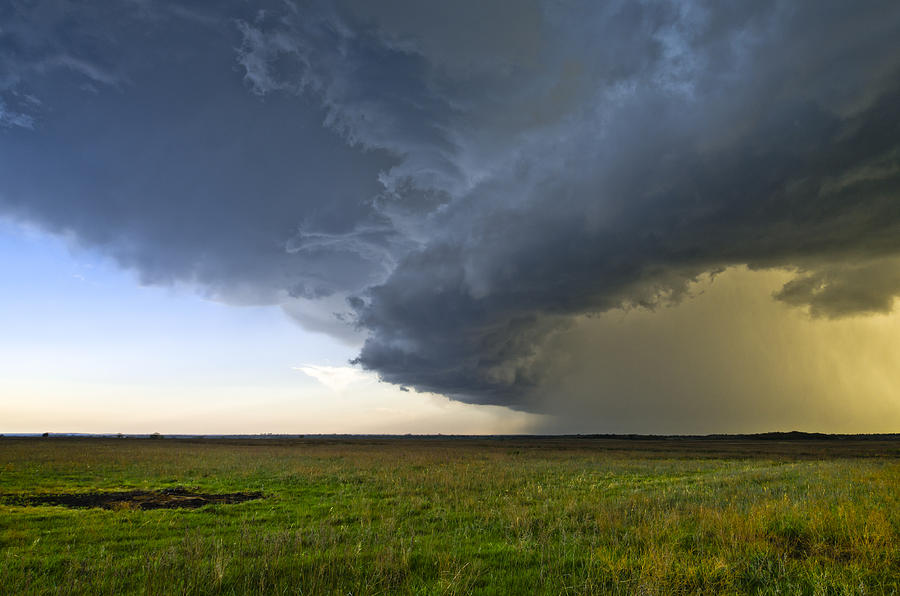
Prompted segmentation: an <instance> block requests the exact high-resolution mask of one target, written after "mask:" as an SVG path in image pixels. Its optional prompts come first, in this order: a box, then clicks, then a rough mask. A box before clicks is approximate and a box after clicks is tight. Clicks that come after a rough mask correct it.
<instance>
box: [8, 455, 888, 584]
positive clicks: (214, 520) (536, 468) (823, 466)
mask: <svg viewBox="0 0 900 596" xmlns="http://www.w3.org/2000/svg"><path fill="white" fill-rule="evenodd" d="M174 486H186V487H192V488H195V489H198V490H202V491H204V492H237V491H262V492H263V493H264V494H265V495H266V497H265V498H263V499H259V500H253V501H247V502H244V503H240V504H235V505H208V506H204V507H201V508H199V509H191V510H187V509H160V510H152V511H142V510H132V509H127V508H123V509H119V510H104V509H68V508H65V507H61V506H29V507H25V506H19V505H14V504H12V502H13V497H15V496H16V495H19V496H21V495H26V494H36V493H60V492H84V491H90V490H97V489H100V490H110V491H112V490H119V491H121V490H127V489H159V488H165V487H174ZM0 493H2V494H3V495H4V496H0V586H2V588H0V591H2V592H3V593H66V594H67V593H89V594H123V593H134V592H138V593H152V594H220V593H224V594H246V593H274V594H331V593H340V594H379V593H380V594H396V593H426V594H468V593H473V592H475V593H486V594H535V593H545V594H565V593H568V594H584V593H596V594H607V593H613V594H615V593H622V594H689V593H702V594H712V593H728V594H733V593H765V594H776V593H777V594H888V593H897V592H898V591H900V444H898V443H890V442H874V441H867V442H852V441H831V442H822V443H816V442H805V441H803V442H800V441H798V442H795V443H779V442H775V441H731V442H722V441H706V442H704V441H696V442H691V441H671V440H670V441H617V440H604V439H574V438H573V439H543V440H540V439H532V440H528V439H494V440H474V439H454V440H446V439H445V440H438V439H433V440H415V439H382V440H375V439H354V440H347V441H339V440H325V439H319V440H292V441H287V440H273V439H270V440H256V441H252V440H242V441H229V440H218V441H217V440H202V441H201V440H198V441H192V440H166V439H163V440H150V439H57V438H50V439H39V438H36V439H11V438H2V439H0Z"/></svg>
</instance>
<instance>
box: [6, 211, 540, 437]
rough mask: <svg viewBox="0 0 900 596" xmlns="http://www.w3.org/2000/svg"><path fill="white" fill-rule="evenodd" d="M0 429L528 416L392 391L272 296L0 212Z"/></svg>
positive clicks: (324, 425)
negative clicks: (191, 281) (147, 276)
mask: <svg viewBox="0 0 900 596" xmlns="http://www.w3.org/2000/svg"><path fill="white" fill-rule="evenodd" d="M0 279H3V286H4V288H6V289H5V290H4V291H3V292H0V329H2V331H3V332H2V333H0V396H3V397H2V399H0V433H23V432H27V433H36V432H86V433H117V432H122V433H152V432H161V433H164V434H165V433H173V434H174V433H186V434H194V433H197V434H227V433H267V432H271V433H291V434H293V433H299V434H304V433H310V434H311V433H392V434H393V433H398V434H404V433H444V434H490V433H518V432H528V431H529V430H530V429H531V428H532V426H533V424H534V422H535V421H536V420H537V419H538V418H539V417H538V416H535V415H530V414H525V413H522V412H513V411H510V410H508V409H506V408H502V407H496V406H476V405H470V404H462V403H459V402H453V401H450V400H448V399H447V398H444V397H440V396H435V395H427V394H418V393H415V392H412V391H406V392H405V391H401V390H400V389H399V388H397V387H394V386H392V385H388V384H385V383H379V382H378V381H377V379H376V378H375V375H374V374H373V373H368V372H364V371H362V370H359V368H358V367H352V366H350V365H349V364H348V360H350V359H351V358H353V357H354V356H355V352H354V349H353V348H352V347H350V346H347V345H346V344H344V343H342V342H339V341H335V340H333V339H331V338H329V337H328V336H327V335H323V334H321V333H310V332H307V331H304V330H303V329H302V328H301V327H300V326H299V325H297V324H296V323H294V322H292V321H291V320H289V319H288V318H287V317H286V316H285V315H284V313H282V312H281V311H280V310H279V309H278V308H275V307H272V306H242V307H233V306H228V305H224V304H220V303H217V302H214V301H211V300H206V299H203V298H201V297H199V296H198V295H197V294H196V293H195V292H192V291H191V290H190V289H188V288H180V289H173V288H162V287H147V286H141V285H140V284H139V283H138V282H137V280H136V278H135V276H134V274H133V273H131V272H127V271H123V270H121V269H119V268H118V267H116V266H115V265H114V264H113V263H111V262H110V261H109V259H106V258H104V257H103V256H102V255H98V254H95V253H92V252H91V251H87V250H84V249H80V250H79V249H77V248H75V247H72V246H71V243H67V242H66V241H65V240H64V239H61V238H56V237H53V236H50V235H48V234H46V233H43V232H40V231H38V230H35V229H29V228H28V227H26V226H23V225H20V224H15V223H13V222H10V221H0Z"/></svg>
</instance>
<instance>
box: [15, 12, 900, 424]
mask: <svg viewBox="0 0 900 596" xmlns="http://www.w3.org/2000/svg"><path fill="white" fill-rule="evenodd" d="M898 39H900V3H897V2H896V1H891V0H873V1H871V2H865V3H850V2H845V1H843V0H759V1H757V2H741V1H735V2H727V1H725V2H712V1H709V0H647V1H642V2H633V1H631V0H612V1H609V2H596V1H593V0H585V1H583V2H582V1H581V0H573V2H555V1H551V0H521V2H517V3H516V4H515V8H514V9H511V4H510V3H509V2H508V1H506V0H460V1H458V2H453V3H446V2H422V1H420V0H415V1H414V0H386V1H384V2H371V1H369V0H259V1H258V2H253V3H248V2H245V1H244V0H220V1H215V2H213V1H208V0H207V1H202V0H201V1H197V2H191V3H189V4H185V3H183V2H180V1H177V0H135V1H130V2H116V3H109V2H99V1H96V0H86V1H80V2H72V1H68V0H34V1H28V2H22V1H18V0H14V1H12V2H3V3H0V222H2V223H0V284H2V285H0V432H21V431H28V432H44V431H48V432H49V431H60V432H79V431H81V432H162V433H167V432H168V433H256V432H273V433H282V432H283V433H329V432H339V433H353V432H360V433H367V432H371V433H380V432H391V433H407V432H409V433H438V432H440V433H470V434H485V433H507V432H510V433H513V432H560V433H567V432H582V433H593V432H600V433H668V434H679V433H717V432H763V431H770V430H793V429H797V430H803V431H822V432H890V431H897V430H900V339H898V338H900V323H898V321H900V318H898V317H900V315H898V312H897V308H896V305H897V297H898V296H900V209H898V207H897V205H898V204H900V203H898V201H900V45H898V43H897V40H898Z"/></svg>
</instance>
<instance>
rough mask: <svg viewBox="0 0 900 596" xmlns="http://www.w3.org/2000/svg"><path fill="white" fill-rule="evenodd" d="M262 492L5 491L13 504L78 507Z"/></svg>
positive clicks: (160, 504)
mask: <svg viewBox="0 0 900 596" xmlns="http://www.w3.org/2000/svg"><path fill="white" fill-rule="evenodd" d="M262 496H263V494H262V493H261V492H249V493H223V494H210V493H198V492H193V491H191V490H188V489H186V488H184V487H180V486H178V487H175V488H164V489H162V490H153V491H149V490H131V491H123V492H92V493H59V494H46V495H6V496H5V498H4V499H3V500H4V501H6V502H7V503H8V504H10V505H26V506H29V505H62V506H63V507H73V508H77V509H81V508H88V507H100V508H103V509H196V508H197V507H203V506H204V505H214V504H216V505H233V504H235V503H243V502H244V501H251V500H253V499H260V498H262Z"/></svg>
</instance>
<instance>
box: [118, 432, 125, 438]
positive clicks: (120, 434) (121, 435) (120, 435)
mask: <svg viewBox="0 0 900 596" xmlns="http://www.w3.org/2000/svg"><path fill="white" fill-rule="evenodd" d="M116 438H117V439H124V438H125V435H123V434H122V433H118V434H116Z"/></svg>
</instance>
